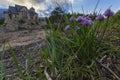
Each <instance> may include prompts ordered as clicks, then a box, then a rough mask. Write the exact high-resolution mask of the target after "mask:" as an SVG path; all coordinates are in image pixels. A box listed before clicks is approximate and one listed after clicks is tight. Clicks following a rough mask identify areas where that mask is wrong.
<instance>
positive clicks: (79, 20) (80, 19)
mask: <svg viewBox="0 0 120 80" xmlns="http://www.w3.org/2000/svg"><path fill="white" fill-rule="evenodd" d="M83 20H84V16H78V18H77V19H76V21H78V22H81V21H83Z"/></svg>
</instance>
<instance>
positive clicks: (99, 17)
mask: <svg viewBox="0 0 120 80" xmlns="http://www.w3.org/2000/svg"><path fill="white" fill-rule="evenodd" d="M96 19H97V20H98V21H102V20H104V16H103V15H102V14H99V15H98V16H97V18H96Z"/></svg>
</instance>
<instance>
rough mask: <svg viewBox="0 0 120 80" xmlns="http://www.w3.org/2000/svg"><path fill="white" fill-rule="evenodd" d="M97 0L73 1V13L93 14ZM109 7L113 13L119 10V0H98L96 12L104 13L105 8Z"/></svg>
mask: <svg viewBox="0 0 120 80" xmlns="http://www.w3.org/2000/svg"><path fill="white" fill-rule="evenodd" d="M97 1H98V0H74V3H73V10H74V11H75V12H83V11H82V7H83V9H84V12H86V13H87V12H93V10H94V8H95V5H96V4H97ZM110 6H111V9H112V10H114V11H117V10H120V0H100V2H99V4H98V8H97V11H100V10H101V12H104V11H105V10H106V9H107V8H109V7H110Z"/></svg>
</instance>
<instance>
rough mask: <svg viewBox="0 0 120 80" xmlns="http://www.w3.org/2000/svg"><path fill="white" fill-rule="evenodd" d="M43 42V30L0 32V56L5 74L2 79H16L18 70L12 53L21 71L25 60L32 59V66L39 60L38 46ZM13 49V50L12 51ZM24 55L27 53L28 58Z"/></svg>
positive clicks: (24, 66) (23, 68) (24, 68)
mask: <svg viewBox="0 0 120 80" xmlns="http://www.w3.org/2000/svg"><path fill="white" fill-rule="evenodd" d="M44 44H45V32H44V31H43V30H23V31H17V32H9V33H4V34H3V33H0V57H1V62H2V64H3V65H4V66H5V69H6V71H7V75H5V77H4V78H3V79H4V80H12V79H14V80H17V76H19V75H18V73H17V72H18V70H17V68H16V64H15V62H14V60H13V54H14V55H15V56H16V59H17V60H18V62H19V65H20V66H21V69H22V72H23V73H24V72H25V70H26V65H25V64H26V61H28V62H30V61H29V60H32V61H33V64H31V66H33V65H34V64H36V63H37V62H39V60H40V52H39V50H40V48H41V47H42V46H43V45H44ZM12 51H13V52H12ZM26 55H29V57H30V58H29V59H28V58H27V56H26ZM28 64H29V63H28Z"/></svg>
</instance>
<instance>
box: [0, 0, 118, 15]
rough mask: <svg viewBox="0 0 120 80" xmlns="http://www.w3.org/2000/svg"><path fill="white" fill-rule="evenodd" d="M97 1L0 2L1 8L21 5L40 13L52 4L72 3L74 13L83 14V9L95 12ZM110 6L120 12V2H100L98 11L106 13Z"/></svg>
mask: <svg viewBox="0 0 120 80" xmlns="http://www.w3.org/2000/svg"><path fill="white" fill-rule="evenodd" d="M97 1H98V0H0V8H8V6H9V5H12V6H13V5H14V4H20V5H24V6H27V7H28V8H30V7H34V8H35V9H36V10H38V11H44V10H48V9H49V7H47V6H46V4H47V5H48V4H52V5H51V6H54V5H53V4H54V3H55V2H57V3H59V4H60V5H63V4H68V3H70V2H72V3H73V4H72V8H73V10H74V12H80V13H82V12H83V11H82V7H83V9H84V12H85V13H90V12H93V10H94V8H95V5H96V3H97ZM110 6H111V9H112V10H113V11H117V10H120V0H100V3H99V5H98V8H97V11H99V10H101V12H104V11H105V10H106V9H107V8H108V7H110Z"/></svg>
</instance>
